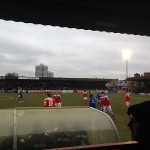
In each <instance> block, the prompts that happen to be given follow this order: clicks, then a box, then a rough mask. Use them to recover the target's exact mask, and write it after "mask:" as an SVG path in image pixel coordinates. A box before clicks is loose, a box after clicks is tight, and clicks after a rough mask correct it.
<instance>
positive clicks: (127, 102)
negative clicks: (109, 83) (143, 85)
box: [125, 92, 130, 109]
mask: <svg viewBox="0 0 150 150" xmlns="http://www.w3.org/2000/svg"><path fill="white" fill-rule="evenodd" d="M125 105H126V108H127V109H128V107H129V106H130V95H129V93H127V92H126V93H125Z"/></svg>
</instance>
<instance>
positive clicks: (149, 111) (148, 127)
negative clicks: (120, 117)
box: [127, 100, 150, 149]
mask: <svg viewBox="0 0 150 150" xmlns="http://www.w3.org/2000/svg"><path fill="white" fill-rule="evenodd" d="M127 114H128V115H129V117H130V121H129V123H128V127H129V130H130V131H131V138H132V140H134V141H137V142H138V145H139V148H141V149H143V148H145V149H148V147H149V138H148V137H149V135H150V120H149V118H150V101H149V100H148V101H144V102H142V103H139V104H134V105H132V106H130V107H129V108H128V110H127Z"/></svg>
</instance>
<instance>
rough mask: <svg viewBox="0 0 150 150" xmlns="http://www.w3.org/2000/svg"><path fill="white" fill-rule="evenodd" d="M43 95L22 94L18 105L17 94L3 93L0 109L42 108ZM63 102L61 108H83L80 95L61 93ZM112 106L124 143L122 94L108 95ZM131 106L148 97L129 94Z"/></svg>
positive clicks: (126, 136) (127, 134) (126, 138)
mask: <svg viewBox="0 0 150 150" xmlns="http://www.w3.org/2000/svg"><path fill="white" fill-rule="evenodd" d="M45 96H46V94H45V93H25V94H24V101H25V102H24V103H21V104H20V103H19V102H18V100H16V98H17V97H18V94H17V93H15V94H14V93H4V94H2V93H1V94H0V108H1V109H4V108H17V107H43V101H44V98H45ZM61 96H62V99H63V102H62V106H67V107H68V106H83V97H82V94H77V93H73V94H72V93H71V94H69V93H62V94H61ZM108 96H109V98H110V102H111V106H112V110H113V112H114V114H115V119H116V123H115V124H116V127H117V129H118V132H119V136H120V138H121V141H122V142H126V141H129V140H131V139H130V132H129V130H128V128H127V124H128V121H129V117H128V115H127V113H126V107H125V103H124V95H123V94H117V93H116V94H108ZM130 96H131V105H133V104H136V103H140V102H142V101H145V100H149V99H150V96H148V95H136V94H131V95H130Z"/></svg>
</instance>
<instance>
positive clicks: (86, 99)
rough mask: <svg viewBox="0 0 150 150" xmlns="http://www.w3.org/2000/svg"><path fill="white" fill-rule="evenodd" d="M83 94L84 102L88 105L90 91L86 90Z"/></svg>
mask: <svg viewBox="0 0 150 150" xmlns="http://www.w3.org/2000/svg"><path fill="white" fill-rule="evenodd" d="M82 95H83V104H84V105H87V104H88V92H87V91H86V90H84V91H83V93H82Z"/></svg>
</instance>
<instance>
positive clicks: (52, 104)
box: [44, 93, 55, 107]
mask: <svg viewBox="0 0 150 150" xmlns="http://www.w3.org/2000/svg"><path fill="white" fill-rule="evenodd" d="M44 107H55V100H54V99H53V98H51V94H50V93H47V96H46V98H45V99H44Z"/></svg>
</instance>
